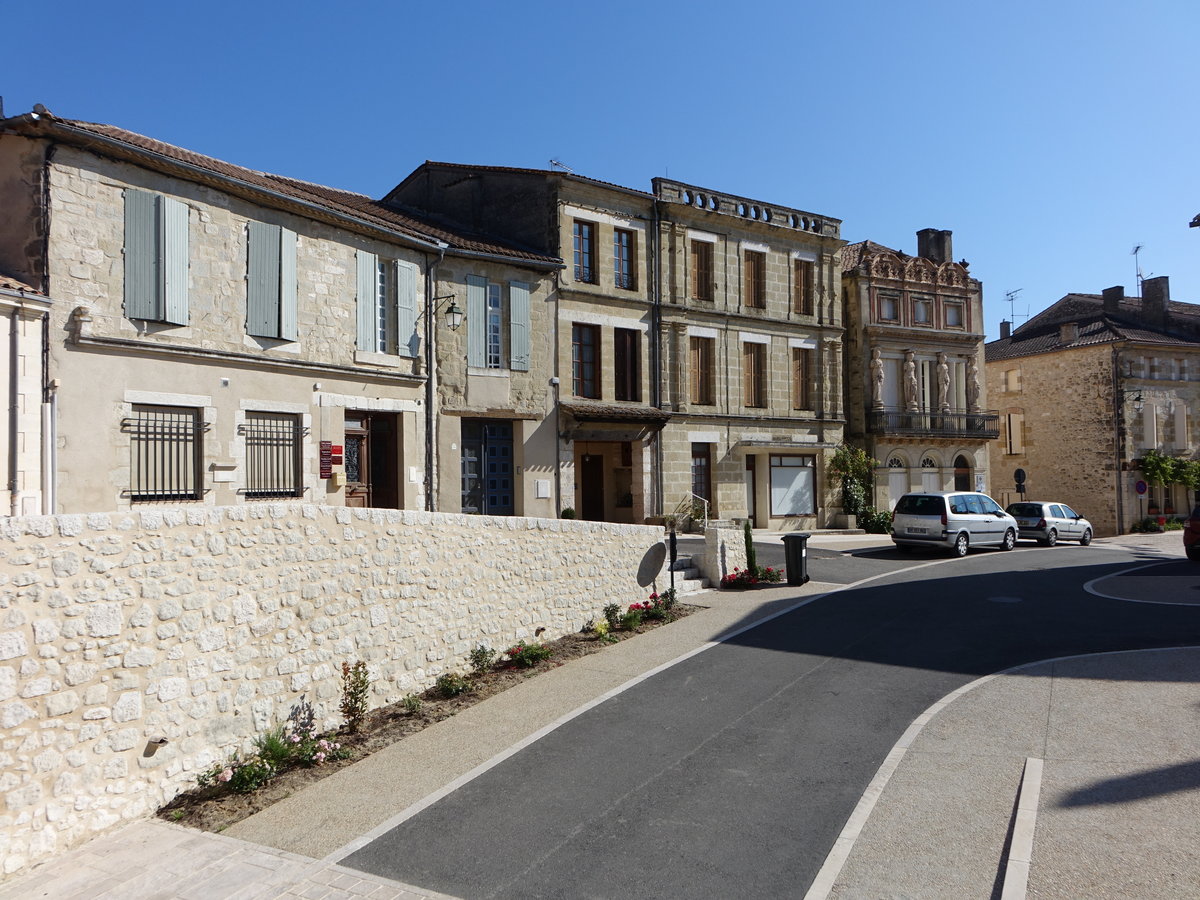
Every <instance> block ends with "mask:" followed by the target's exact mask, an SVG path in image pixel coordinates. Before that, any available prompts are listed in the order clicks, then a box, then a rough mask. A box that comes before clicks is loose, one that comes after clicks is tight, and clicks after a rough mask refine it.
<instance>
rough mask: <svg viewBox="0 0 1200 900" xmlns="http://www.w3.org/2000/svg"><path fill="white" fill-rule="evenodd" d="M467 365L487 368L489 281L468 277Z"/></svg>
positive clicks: (477, 277) (478, 276) (479, 277)
mask: <svg viewBox="0 0 1200 900" xmlns="http://www.w3.org/2000/svg"><path fill="white" fill-rule="evenodd" d="M467 365H468V366H477V367H479V368H481V369H482V368H484V367H485V366H487V279H486V278H484V277H482V276H480V275H468V276H467Z"/></svg>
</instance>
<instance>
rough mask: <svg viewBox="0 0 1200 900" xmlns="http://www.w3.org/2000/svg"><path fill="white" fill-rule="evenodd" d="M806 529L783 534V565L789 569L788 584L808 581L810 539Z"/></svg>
mask: <svg viewBox="0 0 1200 900" xmlns="http://www.w3.org/2000/svg"><path fill="white" fill-rule="evenodd" d="M810 537H811V535H810V534H809V533H808V532H806V531H795V532H792V533H791V534H785V535H784V536H783V566H784V568H785V569H786V570H787V583H788V584H796V585H799V584H807V583H808V539H809V538H810Z"/></svg>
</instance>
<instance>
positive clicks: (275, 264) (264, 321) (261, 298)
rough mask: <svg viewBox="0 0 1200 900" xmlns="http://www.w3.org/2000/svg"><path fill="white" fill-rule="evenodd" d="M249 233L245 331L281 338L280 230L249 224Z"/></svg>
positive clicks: (273, 226)
mask: <svg viewBox="0 0 1200 900" xmlns="http://www.w3.org/2000/svg"><path fill="white" fill-rule="evenodd" d="M246 234H247V240H248V244H247V256H248V261H247V264H246V331H247V333H249V334H253V335H256V336H258V337H278V336H279V276H280V271H279V245H280V228H279V226H277V225H266V224H263V223H262V222H250V223H249V227H248V228H247V230H246Z"/></svg>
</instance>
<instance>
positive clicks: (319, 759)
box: [313, 753, 325, 763]
mask: <svg viewBox="0 0 1200 900" xmlns="http://www.w3.org/2000/svg"><path fill="white" fill-rule="evenodd" d="M313 759H315V760H316V761H317V762H319V763H320V762H325V754H324V753H318V754H317V755H316V756H314V757H313Z"/></svg>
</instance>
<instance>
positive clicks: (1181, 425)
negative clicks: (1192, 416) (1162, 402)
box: [1175, 400, 1192, 450]
mask: <svg viewBox="0 0 1200 900" xmlns="http://www.w3.org/2000/svg"><path fill="white" fill-rule="evenodd" d="M1187 419H1188V415H1187V404H1186V403H1184V402H1183V401H1182V400H1176V401H1175V449H1176V450H1187V449H1190V448H1191V446H1192V442H1191V441H1190V440H1188V420H1187Z"/></svg>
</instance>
